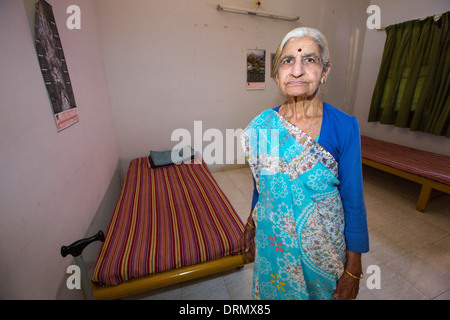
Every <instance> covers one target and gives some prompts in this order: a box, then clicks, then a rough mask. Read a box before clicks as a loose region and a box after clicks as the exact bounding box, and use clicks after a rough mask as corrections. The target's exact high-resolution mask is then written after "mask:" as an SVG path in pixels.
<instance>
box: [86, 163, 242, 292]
mask: <svg viewBox="0 0 450 320" xmlns="http://www.w3.org/2000/svg"><path fill="white" fill-rule="evenodd" d="M243 230H244V225H243V223H242V221H241V219H240V218H239V216H238V215H237V213H236V212H235V210H234V209H233V207H232V205H231V203H230V201H229V200H228V198H227V197H226V195H225V194H224V193H223V191H222V190H221V189H220V187H219V186H218V184H217V183H216V181H215V179H214V178H213V176H212V174H211V172H210V171H209V169H208V167H207V165H206V164H205V162H204V161H203V160H202V159H201V157H200V158H199V159H198V158H197V159H196V160H195V161H191V162H190V163H181V164H178V165H171V166H165V167H161V168H152V167H151V164H150V161H149V158H148V157H142V158H136V159H134V160H132V161H131V162H130V165H129V168H128V171H127V175H126V178H125V181H124V185H123V188H122V191H121V194H120V197H119V199H118V201H117V204H116V208H115V211H114V213H113V215H112V218H111V221H110V223H109V227H108V230H107V232H106V233H105V238H104V242H103V244H102V247H101V249H100V252H99V255H98V259H97V262H96V264H95V268H94V272H93V275H92V279H91V288H92V292H93V297H94V298H95V299H117V298H122V297H125V296H130V295H134V294H138V293H142V292H145V291H149V290H152V289H156V288H160V287H165V286H169V285H172V284H175V283H179V282H183V281H187V280H190V279H194V278H198V277H202V276H206V275H209V274H213V273H218V272H222V271H225V270H228V269H231V268H238V267H241V266H243V265H244V264H245V263H248V262H249V261H244V259H243V257H242V255H241V254H240V253H239V238H240V236H241V234H242V232H243Z"/></svg>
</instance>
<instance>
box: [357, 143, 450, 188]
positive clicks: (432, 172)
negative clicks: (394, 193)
mask: <svg viewBox="0 0 450 320" xmlns="http://www.w3.org/2000/svg"><path fill="white" fill-rule="evenodd" d="M361 153H362V157H363V158H366V159H369V160H373V161H376V162H379V163H382V164H385V165H387V166H390V167H393V168H396V169H399V170H403V171H406V172H409V173H412V174H415V175H418V176H421V177H425V178H428V179H431V180H434V181H438V182H441V183H444V184H446V185H450V157H449V156H445V155H441V154H436V153H432V152H427V151H423V150H418V149H414V148H410V147H405V146H402V145H398V144H394V143H390V142H386V141H381V140H377V139H373V138H369V137H366V136H361Z"/></svg>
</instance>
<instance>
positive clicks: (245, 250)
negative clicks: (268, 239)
mask: <svg viewBox="0 0 450 320" xmlns="http://www.w3.org/2000/svg"><path fill="white" fill-rule="evenodd" d="M249 220H252V221H250V223H251V225H250V223H249V222H248V221H247V223H246V224H245V228H244V233H243V234H242V236H241V238H240V240H239V242H240V246H241V251H242V254H243V255H244V260H247V259H248V260H253V258H254V257H255V228H254V224H253V223H252V222H253V219H252V218H251V217H250V218H249Z"/></svg>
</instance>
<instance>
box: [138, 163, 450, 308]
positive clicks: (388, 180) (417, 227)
mask: <svg viewBox="0 0 450 320" xmlns="http://www.w3.org/2000/svg"><path fill="white" fill-rule="evenodd" d="M214 177H215V178H216V180H217V182H218V183H219V185H220V186H221V188H222V189H223V190H224V192H225V193H226V194H227V196H228V198H229V199H230V201H231V202H232V204H233V206H234V208H235V209H236V211H237V212H238V214H239V215H240V216H241V218H242V219H243V221H245V220H246V219H247V217H248V214H249V210H250V203H251V196H252V190H253V182H252V178H251V173H250V170H249V169H248V168H241V169H233V170H227V171H219V172H215V173H214ZM364 188H365V189H364V192H365V201H366V207H367V214H368V224H369V234H370V252H369V253H366V254H363V258H362V259H363V270H367V268H368V267H369V266H371V265H375V266H378V267H379V268H380V269H379V270H380V275H381V288H380V289H369V288H368V287H367V283H366V281H367V280H369V277H370V274H366V279H367V280H366V279H363V280H361V282H360V291H359V295H358V298H357V299H364V300H386V299H388V300H394V299H400V300H422V299H444V300H450V196H447V197H444V198H441V199H439V200H436V201H433V202H432V203H430V204H429V205H428V208H427V210H426V212H425V213H421V212H418V211H416V210H415V202H416V199H417V196H418V194H419V191H420V187H419V185H417V184H415V183H412V182H409V181H405V180H403V179H400V178H397V177H395V176H392V175H389V174H386V173H384V172H380V171H378V170H375V169H372V168H366V167H365V168H364ZM252 270H253V264H250V265H246V266H245V267H244V268H242V269H240V270H236V271H234V270H233V271H230V272H225V273H222V274H218V275H215V276H210V277H206V278H203V279H200V280H195V281H190V282H187V283H184V284H180V285H175V286H172V287H169V288H164V289H159V290H156V291H154V292H151V293H146V294H142V295H138V296H133V297H131V298H132V299H192V300H207V299H217V300H222V299H225V300H230V299H231V300H235V299H242V300H245V299H250V298H251V283H252Z"/></svg>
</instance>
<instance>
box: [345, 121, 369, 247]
mask: <svg viewBox="0 0 450 320" xmlns="http://www.w3.org/2000/svg"><path fill="white" fill-rule="evenodd" d="M350 119H351V120H352V121H351V125H350V128H349V129H350V130H348V131H347V135H346V136H345V137H344V139H342V140H341V146H340V152H339V153H340V156H339V169H338V170H339V171H338V175H339V181H340V184H339V187H338V188H339V191H340V194H341V199H342V205H343V207H344V219H345V229H344V233H345V240H346V243H347V249H348V250H350V251H353V252H358V253H364V252H367V251H369V233H368V229H367V217H366V215H367V214H366V208H365V203H364V192H363V179H362V163H361V135H360V128H359V124H358V121H357V119H356V118H355V117H351V118H350Z"/></svg>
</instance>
